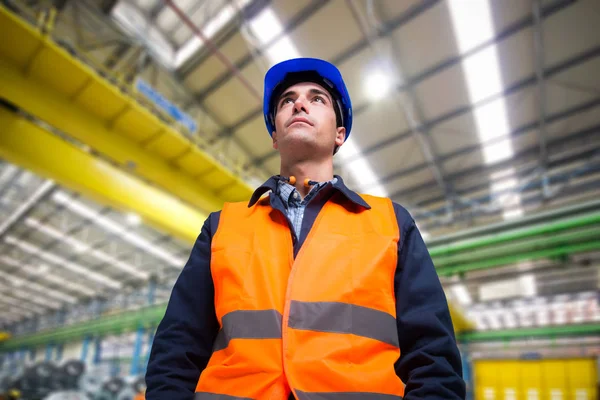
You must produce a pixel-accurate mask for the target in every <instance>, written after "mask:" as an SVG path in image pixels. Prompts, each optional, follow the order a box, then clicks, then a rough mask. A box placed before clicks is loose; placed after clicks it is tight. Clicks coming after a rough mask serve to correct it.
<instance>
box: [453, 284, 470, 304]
mask: <svg viewBox="0 0 600 400" xmlns="http://www.w3.org/2000/svg"><path fill="white" fill-rule="evenodd" d="M450 290H451V291H452V294H453V295H454V297H455V298H456V300H457V301H458V303H459V304H460V305H462V306H468V305H470V304H472V303H473V299H472V298H471V294H470V293H469V291H468V290H467V287H466V286H465V284H463V283H458V284H455V285H452V286H451V287H450Z"/></svg>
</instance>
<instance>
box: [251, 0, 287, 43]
mask: <svg viewBox="0 0 600 400" xmlns="http://www.w3.org/2000/svg"><path fill="white" fill-rule="evenodd" d="M248 26H249V27H250V29H252V33H253V34H254V36H256V38H257V39H258V40H259V41H260V42H261V43H262V44H267V43H269V42H270V41H271V40H273V39H275V38H276V37H277V35H279V34H280V33H281V32H283V26H282V25H281V22H280V21H279V18H277V15H275V12H274V11H273V9H272V8H271V7H266V8H265V9H264V10H263V11H261V12H260V14H258V15H257V16H256V17H254V18H253V19H252V21H250V22H249V23H248Z"/></svg>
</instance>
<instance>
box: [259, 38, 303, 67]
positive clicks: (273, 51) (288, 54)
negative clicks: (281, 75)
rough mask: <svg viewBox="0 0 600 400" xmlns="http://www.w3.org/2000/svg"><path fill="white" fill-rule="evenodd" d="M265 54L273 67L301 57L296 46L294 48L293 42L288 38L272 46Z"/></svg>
mask: <svg viewBox="0 0 600 400" xmlns="http://www.w3.org/2000/svg"><path fill="white" fill-rule="evenodd" d="M265 54H266V55H267V57H268V58H269V60H270V61H271V65H275V64H277V63H280V62H282V61H285V60H291V59H293V58H298V57H300V53H299V52H298V50H297V49H296V46H294V44H293V43H292V40H291V39H290V38H289V37H287V36H284V37H282V38H281V39H279V40H278V41H277V42H275V43H274V44H273V45H272V46H270V47H269V48H268V49H267V50H266V51H265Z"/></svg>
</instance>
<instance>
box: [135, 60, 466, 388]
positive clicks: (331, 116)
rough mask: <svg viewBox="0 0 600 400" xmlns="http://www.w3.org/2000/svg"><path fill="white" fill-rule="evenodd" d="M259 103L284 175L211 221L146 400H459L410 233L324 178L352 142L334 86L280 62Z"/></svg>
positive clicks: (434, 279)
mask: <svg viewBox="0 0 600 400" xmlns="http://www.w3.org/2000/svg"><path fill="white" fill-rule="evenodd" d="M263 101H264V107H263V111H264V118H265V123H266V126H267V130H268V132H269V134H270V135H271V137H272V142H273V148H275V149H276V150H277V151H278V152H279V154H280V159H281V164H280V165H281V167H280V174H279V175H275V176H272V177H270V178H269V179H268V180H267V181H266V182H265V183H264V184H262V185H261V186H260V187H258V188H257V189H256V191H255V192H254V193H253V195H252V196H251V198H250V199H249V201H245V202H235V203H225V204H224V206H223V208H222V210H220V211H217V212H213V213H211V214H210V215H209V216H208V218H207V219H206V221H205V223H204V226H203V227H202V229H201V232H200V234H199V236H198V238H197V240H196V242H195V244H194V246H193V249H192V251H191V255H190V258H189V260H188V262H187V264H186V265H185V267H184V268H183V270H182V272H181V274H180V276H179V278H178V280H177V282H176V283H175V286H174V288H173V291H172V293H171V297H170V300H169V303H168V306H167V309H166V313H165V315H164V318H163V319H162V321H161V323H160V324H159V326H158V329H157V332H156V336H155V338H154V344H153V347H152V350H151V355H150V360H149V364H148V369H147V374H146V383H147V392H146V399H149V400H153V399H188V398H189V399H192V398H193V399H196V400H213V399H224V400H225V399H270V400H287V399H299V400H313V399H314V400H317V399H319V400H346V399H348V400H363V399H364V400H388V399H390V400H391V399H401V398H404V399H405V400H408V399H463V398H464V397H465V384H464V381H463V379H462V365H461V359H460V354H459V351H458V347H457V344H456V340H455V337H454V330H453V325H452V321H451V318H450V313H449V309H448V304H447V301H446V297H445V294H444V291H443V289H442V286H441V284H440V281H439V278H438V276H437V274H436V271H435V268H434V265H433V263H432V260H431V258H430V256H429V253H428V251H427V248H426V246H425V243H424V241H423V239H422V237H421V235H420V233H419V230H418V229H417V226H416V225H415V221H414V220H413V218H412V217H411V215H410V214H409V213H408V211H407V210H406V209H404V208H403V207H402V206H400V205H399V204H396V203H394V202H392V201H391V200H390V199H388V198H382V197H376V196H370V195H365V194H358V193H356V192H354V191H352V190H351V189H349V188H348V187H347V186H346V185H345V184H344V181H343V180H342V177H341V176H338V175H334V174H333V157H334V155H335V153H336V152H337V151H338V149H340V148H341V147H342V146H343V144H344V142H345V141H346V140H347V139H348V136H349V135H350V131H351V127H352V104H351V100H350V96H349V94H348V90H347V88H346V85H345V83H344V81H343V79H342V75H341V73H340V71H339V70H338V69H337V68H336V67H335V66H334V65H332V64H330V63H328V62H326V61H324V60H319V59H312V58H298V59H292V60H288V61H284V62H281V63H279V64H276V65H275V66H273V67H272V68H270V69H269V71H268V72H267V74H266V76H265V81H264V100H263ZM361 133H362V134H369V133H368V132H361ZM365 183H368V182H365ZM194 393H195V394H194Z"/></svg>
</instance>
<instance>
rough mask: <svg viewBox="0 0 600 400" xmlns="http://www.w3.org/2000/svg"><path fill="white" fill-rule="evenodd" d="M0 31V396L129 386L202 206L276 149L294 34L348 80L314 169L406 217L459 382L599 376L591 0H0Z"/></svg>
mask: <svg viewBox="0 0 600 400" xmlns="http://www.w3.org/2000/svg"><path fill="white" fill-rule="evenodd" d="M0 38H2V39H1V40H0V310H1V313H0V331H1V332H2V333H1V334H0V335H1V336H0V366H1V368H0V392H1V393H3V395H4V396H5V397H6V398H26V399H42V398H51V399H53V400H60V399H67V398H69V399H113V398H114V399H116V398H118V399H120V400H125V399H133V398H134V397H135V396H136V395H137V396H138V397H137V398H143V390H144V384H143V378H142V377H143V374H144V372H145V367H146V362H147V357H148V353H149V349H150V347H151V344H152V338H153V332H154V330H155V328H156V326H157V324H158V323H159V322H160V320H161V318H162V315H163V314H164V310H165V304H166V302H167V301H168V298H169V295H170V291H171V288H172V286H173V283H174V281H175V279H176V278H177V276H178V274H179V272H180V271H181V269H182V268H183V266H184V264H185V262H186V261H187V258H188V256H189V252H190V250H191V246H192V245H193V243H194V240H195V239H196V237H197V235H198V234H199V231H200V228H201V226H202V223H203V222H204V219H205V218H206V217H207V215H208V213H209V212H211V211H215V210H218V209H220V208H221V207H222V204H223V202H225V201H244V200H247V199H248V198H249V197H250V194H251V193H252V191H253V190H254V188H256V187H257V186H258V185H260V184H261V183H262V182H263V181H264V180H266V179H267V178H268V177H269V176H271V175H273V174H277V173H278V172H279V157H278V154H277V153H276V152H275V151H274V150H273V149H272V146H271V141H270V138H269V135H268V133H267V131H266V128H265V125H264V119H263V115H262V90H263V83H262V80H263V77H264V73H265V72H266V70H267V69H268V68H269V67H270V66H271V65H273V64H274V63H276V62H279V61H282V60H285V59H289V58H294V57H299V56H303V57H318V58H324V59H327V60H329V61H331V62H334V63H335V64H336V65H337V66H338V67H339V68H340V70H341V71H342V74H343V75H344V77H345V80H346V83H347V85H348V87H349V90H350V95H351V97H352V101H353V105H354V126H353V134H352V136H351V137H350V139H349V141H348V142H347V143H345V144H344V146H343V147H342V148H341V150H340V152H339V153H338V154H337V155H336V157H335V158H334V162H335V172H336V173H337V174H339V175H341V176H342V177H343V178H344V180H345V181H346V182H347V183H348V185H349V186H350V187H351V188H352V189H354V190H357V191H359V192H362V193H371V194H375V195H380V196H387V197H390V198H391V199H392V200H394V201H396V202H398V203H400V204H402V205H403V206H404V207H406V208H407V209H408V210H409V212H410V213H411V214H412V215H413V217H414V218H415V220H416V222H417V224H418V226H419V228H420V230H421V232H422V235H423V237H424V239H425V241H426V243H427V245H428V248H429V251H430V253H431V255H432V257H433V260H434V263H435V265H436V267H437V269H438V273H439V276H440V279H441V280H442V283H443V285H444V289H445V291H446V295H447V297H448V301H449V304H450V307H451V310H452V317H453V321H454V325H455V329H456V337H457V340H458V341H459V346H460V349H461V352H462V356H463V365H464V376H465V380H466V382H467V387H468V390H469V397H468V398H470V399H473V398H474V399H482V400H496V399H505V400H517V399H519V400H520V399H527V400H541V399H551V400H562V399H573V400H591V399H596V398H598V397H597V396H598V381H599V375H598V370H599V368H598V355H599V353H600V307H599V306H598V302H599V293H600V291H599V288H600V286H599V285H600V269H599V268H598V266H599V265H600V263H599V260H600V199H599V198H598V197H599V195H600V190H599V188H600V2H599V1H597V0H347V1H346V0H329V1H327V0H294V1H292V0H270V1H269V0H54V1H49V0H47V1H41V0H40V1H36V0H0ZM69 396H71V397H69Z"/></svg>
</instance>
